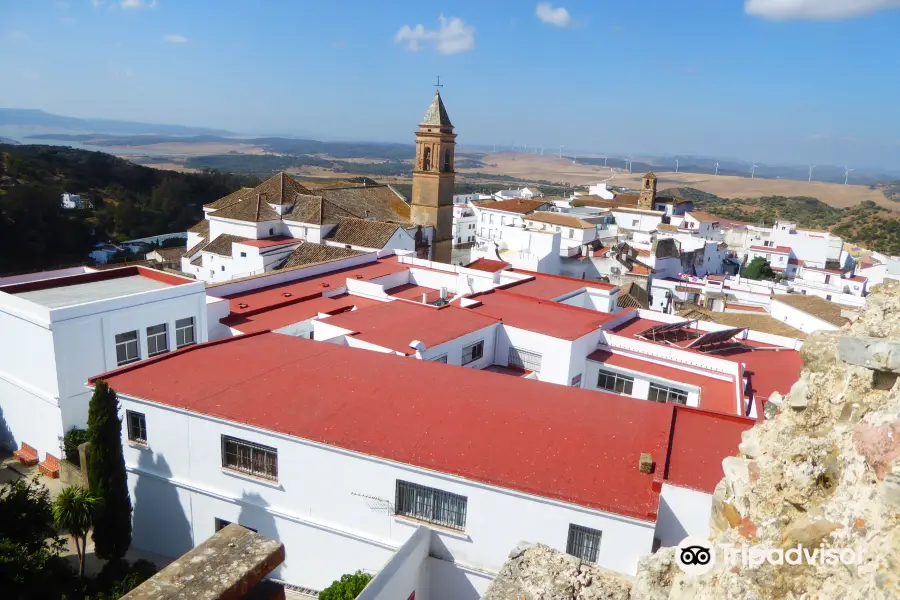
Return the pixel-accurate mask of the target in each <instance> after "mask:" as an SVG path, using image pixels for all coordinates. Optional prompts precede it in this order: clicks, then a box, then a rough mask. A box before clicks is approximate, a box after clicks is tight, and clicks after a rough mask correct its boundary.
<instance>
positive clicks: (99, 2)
mask: <svg viewBox="0 0 900 600" xmlns="http://www.w3.org/2000/svg"><path fill="white" fill-rule="evenodd" d="M91 6H93V7H94V8H100V7H101V6H103V0H91Z"/></svg>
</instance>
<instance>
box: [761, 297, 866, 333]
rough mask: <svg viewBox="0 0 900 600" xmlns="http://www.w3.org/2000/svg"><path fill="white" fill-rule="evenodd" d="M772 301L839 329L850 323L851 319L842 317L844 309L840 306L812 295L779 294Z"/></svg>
mask: <svg viewBox="0 0 900 600" xmlns="http://www.w3.org/2000/svg"><path fill="white" fill-rule="evenodd" d="M772 300H774V301H777V302H783V303H785V304H787V305H788V306H792V307H793V308H796V309H797V310H801V311H803V312H805V313H806V314H809V315H812V316H814V317H817V318H819V319H822V320H823V321H825V322H826V323H831V324H832V325H835V326H837V327H841V326H842V325H845V324H847V323H849V322H850V319H848V318H846V317H842V316H841V311H842V310H843V307H841V305H840V304H835V303H834V302H829V301H828V300H825V299H824V298H819V297H818V296H813V295H812V294H777V295H776V296H775V297H774V298H772Z"/></svg>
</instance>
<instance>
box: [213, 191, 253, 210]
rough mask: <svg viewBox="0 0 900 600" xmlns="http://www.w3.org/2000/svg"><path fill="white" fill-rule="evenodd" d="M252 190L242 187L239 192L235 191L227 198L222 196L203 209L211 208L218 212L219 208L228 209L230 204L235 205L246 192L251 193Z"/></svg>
mask: <svg viewBox="0 0 900 600" xmlns="http://www.w3.org/2000/svg"><path fill="white" fill-rule="evenodd" d="M252 189H253V188H247V187H242V188H241V189H239V190H235V191H233V192H231V193H230V194H228V195H227V196H223V197H222V198H219V199H218V200H216V201H215V202H210V203H209V204H204V205H203V208H212V209H214V210H219V209H221V208H228V207H229V206H231V205H232V204H235V203H236V202H237V201H238V200H240V199H241V197H243V196H244V195H245V194H246V193H247V192H249V191H251V190H252Z"/></svg>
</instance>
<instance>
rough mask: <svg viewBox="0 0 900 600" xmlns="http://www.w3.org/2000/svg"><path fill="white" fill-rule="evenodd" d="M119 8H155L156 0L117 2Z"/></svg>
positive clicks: (124, 0) (125, 0)
mask: <svg viewBox="0 0 900 600" xmlns="http://www.w3.org/2000/svg"><path fill="white" fill-rule="evenodd" d="M119 6H121V7H122V8H134V9H139V8H156V0H151V2H147V0H122V1H121V2H119Z"/></svg>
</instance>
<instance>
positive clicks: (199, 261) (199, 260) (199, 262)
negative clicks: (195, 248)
mask: <svg viewBox="0 0 900 600" xmlns="http://www.w3.org/2000/svg"><path fill="white" fill-rule="evenodd" d="M191 264H192V265H194V266H195V267H199V266H200V265H202V264H203V256H202V255H200V254H198V255H197V257H196V258H194V260H192V261H191Z"/></svg>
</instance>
